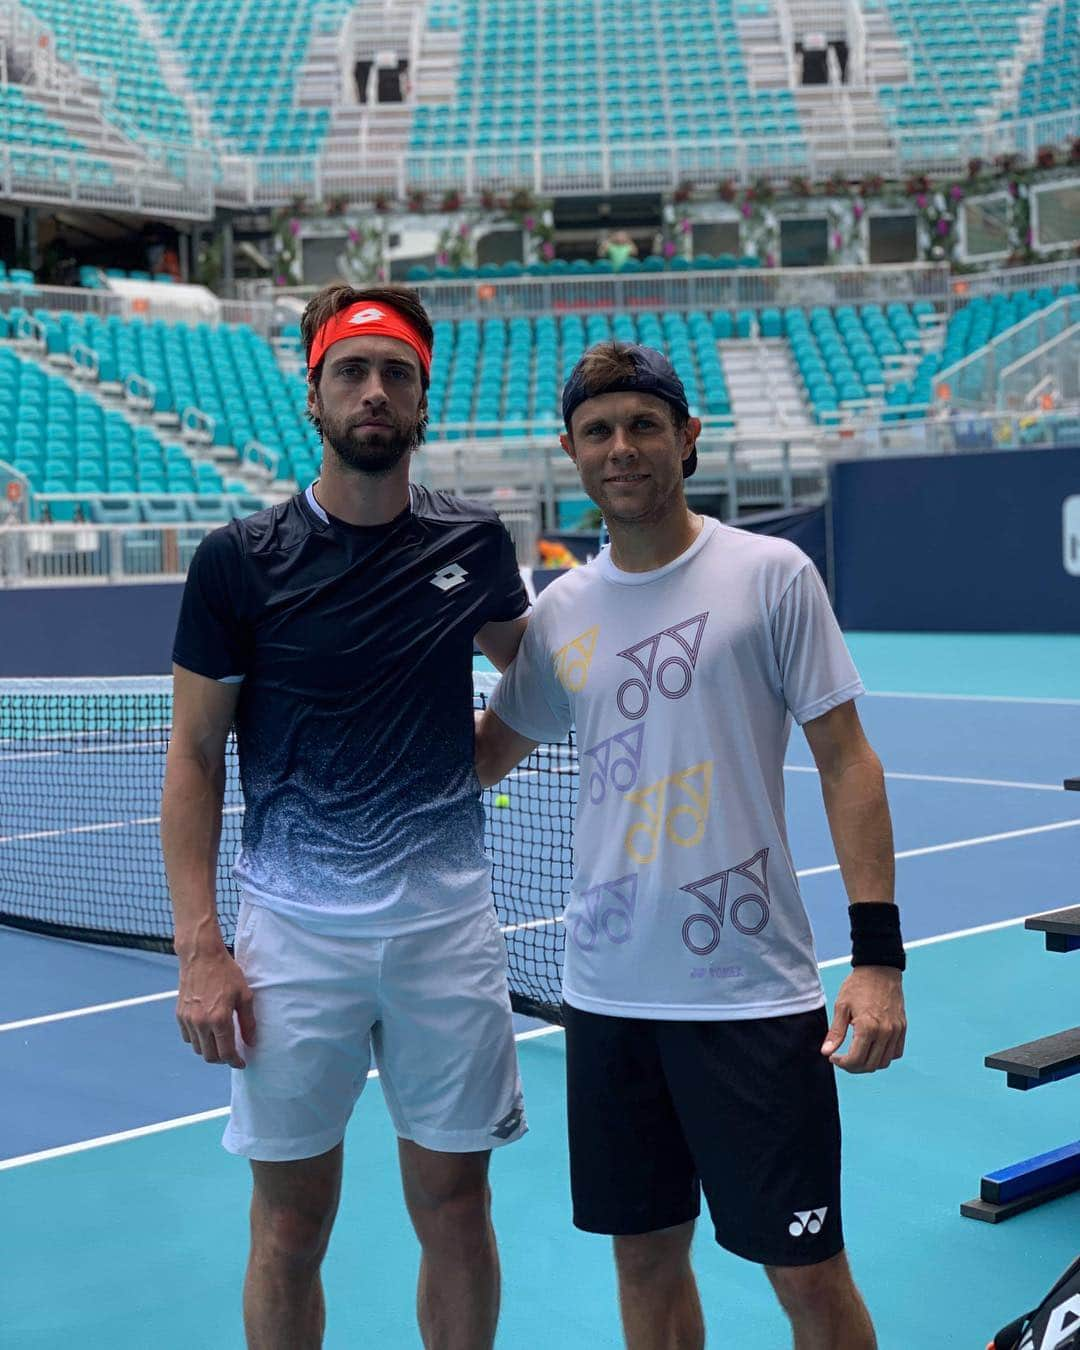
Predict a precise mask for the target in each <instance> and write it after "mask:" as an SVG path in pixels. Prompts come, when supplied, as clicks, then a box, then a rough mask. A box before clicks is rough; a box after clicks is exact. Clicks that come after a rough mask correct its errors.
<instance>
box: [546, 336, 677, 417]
mask: <svg viewBox="0 0 1080 1350" xmlns="http://www.w3.org/2000/svg"><path fill="white" fill-rule="evenodd" d="M631 351H632V345H631V344H630V343H628V342H615V341H611V342H598V343H597V344H596V346H595V347H590V348H589V350H588V351H587V352H586V353H585V355H584V356H583V357H582V358H581V361H580V363H579V369H580V372H581V381H582V384H583V385H584V386H585V390H586V392H587V394H588V396H589V398H599V397H600V395H601V394H610V393H612V392H614V391H619V390H622V389H625V388H626V385H627V382H628V381H632V380H633V379H634V378H635V377H636V375H637V373H638V370H637V366H636V365H635V364H634V358H633V356H632V355H631ZM654 397H659V396H658V395H654ZM661 402H662V403H664V404H665V405H666V407H667V409H668V411H669V412H670V414H671V420H672V422H674V424H675V430H676V431H683V430H684V429H685V428H686V425H687V423H688V422H689V420H690V419H689V418H688V417H687V415H686V414H685V413H684V412H683V410H682V409H681V408H676V407H675V405H674V404H673V403H668V401H667V399H661ZM566 430H567V431H568V432H569V431H570V428H569V427H567V428H566Z"/></svg>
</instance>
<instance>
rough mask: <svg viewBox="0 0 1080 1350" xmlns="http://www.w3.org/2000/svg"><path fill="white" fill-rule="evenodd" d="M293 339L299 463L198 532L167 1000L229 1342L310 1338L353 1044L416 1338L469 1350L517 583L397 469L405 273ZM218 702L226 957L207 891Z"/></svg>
mask: <svg viewBox="0 0 1080 1350" xmlns="http://www.w3.org/2000/svg"><path fill="white" fill-rule="evenodd" d="M301 331H302V334H303V338H304V343H305V349H306V351H307V357H308V412H309V415H310V417H311V420H312V421H313V422H314V424H315V426H316V428H317V429H318V431H319V433H320V435H321V437H322V441H323V464H322V474H321V477H320V478H319V480H318V482H316V483H314V484H313V485H312V486H311V487H309V488H307V490H306V491H304V492H301V493H299V494H297V495H296V496H294V497H292V498H290V499H289V500H288V501H286V502H283V503H281V504H280V505H277V506H274V507H271V508H270V509H268V510H265V511H260V512H258V513H257V514H255V515H253V516H249V517H247V518H246V519H243V520H234V521H232V522H231V523H230V524H228V525H226V526H225V527H223V528H222V529H219V530H215V531H214V532H213V533H212V534H210V535H209V536H208V537H207V538H206V539H205V540H204V541H203V543H202V544H201V545H200V547H199V549H198V551H197V553H196V555H195V558H194V560H193V562H192V565H191V570H190V572H189V575H188V580H187V585H186V587H185V591H184V599H183V604H182V609H181V615H180V622H179V626H178V629H177V635H176V644H175V650H174V676H175V693H174V727H173V737H172V742H171V745H170V749H169V757H168V768H167V774H166V783H165V793H164V800H163V805H162V839H163V844H164V850H165V862H166V868H167V871H168V876H169V885H170V890H171V894H172V900H173V908H174V911H175V917H176V950H177V954H178V955H179V958H180V994H179V1000H178V1004H177V1018H178V1021H179V1024H180V1030H181V1034H182V1036H183V1039H184V1040H185V1041H187V1042H188V1043H189V1044H190V1045H191V1047H192V1049H193V1050H194V1051H195V1053H196V1054H199V1055H201V1056H202V1057H203V1058H204V1059H206V1060H207V1061H208V1062H210V1063H212V1064H218V1063H227V1064H229V1065H231V1066H232V1070H233V1072H232V1113H231V1118H230V1120H229V1124H228V1127H227V1129H226V1131H225V1137H224V1144H225V1147H226V1148H227V1149H228V1150H230V1151H231V1152H233V1153H238V1154H241V1155H243V1156H246V1157H248V1158H249V1159H251V1166H252V1172H253V1176H254V1193H253V1199H252V1207H251V1231H252V1245H251V1254H250V1259H249V1264H248V1270H247V1279H246V1283H245V1289H244V1321H245V1327H246V1331H247V1338H248V1342H247V1343H248V1345H249V1346H251V1347H257V1348H258V1350H277V1348H278V1347H280V1350H308V1348H309V1347H315V1346H319V1345H321V1344H322V1335H323V1324H324V1306H323V1295H322V1288H321V1284H320V1276H319V1270H320V1265H321V1262H322V1258H323V1255H324V1253H325V1251H326V1246H327V1242H328V1240H329V1237H330V1230H331V1227H332V1224H333V1221H334V1216H335V1212H336V1209H337V1203H338V1196H339V1193H340V1186H341V1171H342V1155H343V1145H342V1139H343V1135H344V1132H345V1126H346V1123H347V1121H348V1119H349V1116H350V1113H351V1111H352V1109H353V1106H354V1104H355V1102H356V1100H357V1098H358V1097H359V1095H360V1093H361V1091H362V1090H363V1088H364V1084H365V1082H366V1080H367V1077H368V1075H369V1069H370V1065H371V1061H372V1058H373V1059H374V1062H375V1064H376V1065H377V1066H378V1069H379V1074H380V1077H381V1084H382V1089H383V1095H384V1097H385V1099H386V1103H387V1107H388V1109H389V1112H390V1116H391V1118H392V1121H393V1124H394V1127H395V1130H396V1132H397V1134H398V1136H399V1154H400V1161H401V1172H402V1179H403V1183H404V1191H405V1199H406V1204H407V1206H408V1209H409V1213H410V1216H411V1218H412V1221H413V1224H414V1226H415V1228H416V1232H417V1235H418V1237H419V1239H420V1245H421V1265H420V1287H419V1298H418V1312H419V1320H420V1329H421V1334H422V1338H423V1343H424V1345H425V1346H426V1347H428V1350H435V1348H436V1347H437V1348H438V1350H485V1348H487V1347H490V1346H491V1345H492V1344H493V1342H494V1336H495V1325H496V1320H497V1316H498V1304H499V1266H498V1257H497V1253H496V1248H495V1238H494V1233H493V1231H492V1227H491V1217H490V1196H489V1191H488V1184H487V1173H488V1159H489V1154H490V1150H491V1149H492V1148H496V1147H499V1146H500V1145H502V1144H505V1143H509V1142H511V1141H513V1140H515V1139H518V1138H520V1137H521V1135H522V1134H523V1133H524V1131H525V1128H526V1126H525V1117H524V1110H523V1104H522V1097H521V1084H520V1080H519V1078H518V1072H517V1061H516V1054H515V1046H514V1039H513V1030H512V1025H511V1013H510V1002H509V995H508V991H507V982H506V950H505V944H504V942H503V938H502V934H501V933H500V931H499V927H498V923H497V921H496V918H495V914H494V909H493V907H492V903H491V891H490V869H489V864H488V861H487V859H486V857H485V856H484V851H483V815H482V808H481V805H480V800H479V792H478V789H477V783H476V777H475V774H474V771H473V712H472V655H473V641H474V639H475V640H476V642H477V643H478V644H479V646H480V648H481V649H482V650H483V651H484V652H485V653H486V654H487V655H488V656H489V657H490V658H491V660H492V661H493V662H494V663H495V664H496V665H497V666H499V667H500V668H504V667H505V666H506V664H507V663H508V662H509V661H510V659H511V658H512V657H513V655H514V652H515V651H516V650H517V646H518V643H519V642H520V639H521V634H522V632H523V630H524V627H525V619H524V617H523V615H524V613H525V610H526V608H527V604H528V602H527V599H526V595H525V591H524V589H523V587H522V584H521V578H520V576H519V574H518V569H517V563H516V561H515V557H514V548H513V545H512V543H511V540H510V537H509V535H508V534H507V532H506V530H505V529H504V527H503V526H502V524H501V522H500V521H499V519H498V517H497V516H496V515H495V513H494V512H493V511H491V510H489V509H487V508H486V507H484V506H481V505H479V504H477V503H475V502H468V501H463V500H460V499H458V498H454V497H451V496H448V495H446V494H445V493H439V492H429V491H427V490H426V489H424V488H421V487H418V486H416V485H415V484H410V482H409V458H410V453H411V451H413V450H414V449H415V448H416V447H417V446H418V445H419V444H420V443H421V441H422V440H423V434H424V427H425V424H426V420H427V395H426V391H427V387H428V380H429V375H430V369H431V351H432V341H433V333H432V327H431V323H430V320H429V319H428V316H427V314H426V312H425V311H424V309H423V307H422V305H421V304H420V302H419V299H418V298H417V296H416V294H415V292H412V291H409V290H406V289H404V288H400V287H384V288H379V289H369V290H364V291H357V290H354V289H352V288H350V287H348V286H340V285H336V286H331V287H328V288H327V289H325V290H323V291H321V292H320V293H319V294H318V295H317V296H315V297H314V299H312V301H311V302H310V304H309V305H308V307H307V309H306V311H305V313H304V316H303V322H302V324H301ZM234 722H235V728H236V737H237V743H238V749H239V758H240V778H241V786H242V788H243V793H244V801H245V815H244V825H243V842H242V848H241V852H240V856H239V858H238V859H237V862H236V866H235V869H234V874H235V876H236V878H237V880H238V881H239V884H240V888H241V893H242V903H241V907H240V914H239V918H238V921H237V928H236V938H235V957H234V956H231V955H230V953H229V951H228V950H227V948H226V946H225V943H224V941H223V938H222V933H221V929H220V927H219V924H218V919H217V910H216V902H215V894H214V883H215V874H216V859H217V851H218V842H219V838H220V826H221V812H222V796H223V789H224V780H225V768H224V763H225V761H224V751H225V743H226V738H227V735H228V732H229V728H230V726H231V725H232V724H233V723H234ZM223 1335H224V1333H220V1334H216V1335H212V1336H210V1337H209V1340H211V1341H213V1342H214V1343H215V1344H219V1343H223V1342H222V1336H223ZM225 1339H228V1337H225Z"/></svg>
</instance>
